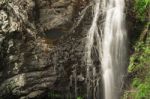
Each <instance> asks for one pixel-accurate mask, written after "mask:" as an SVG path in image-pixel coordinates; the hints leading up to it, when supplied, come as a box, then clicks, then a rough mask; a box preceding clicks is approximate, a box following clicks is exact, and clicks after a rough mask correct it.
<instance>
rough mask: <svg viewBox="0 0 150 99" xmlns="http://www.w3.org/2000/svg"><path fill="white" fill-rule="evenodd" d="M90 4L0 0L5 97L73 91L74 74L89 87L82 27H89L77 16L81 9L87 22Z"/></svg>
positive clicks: (0, 92) (0, 76)
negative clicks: (87, 6) (52, 91)
mask: <svg viewBox="0 0 150 99" xmlns="http://www.w3.org/2000/svg"><path fill="white" fill-rule="evenodd" d="M77 5H78V6H77ZM85 5H88V1H85V0H83V1H82V0H79V1H78V0H1V1H0V99H1V98H2V99H13V98H14V99H30V98H39V99H42V97H44V96H42V95H43V93H45V92H46V91H47V90H55V91H63V90H66V91H68V90H69V89H70V88H71V86H73V84H74V78H75V76H76V77H77V78H78V79H77V81H78V82H79V83H80V82H81V85H82V84H84V75H85V74H84V73H85V71H84V70H85V63H84V62H83V61H82V60H83V56H84V39H85V33H86V31H87V29H86V27H84V29H83V28H82V25H85V24H86V25H87V24H89V23H85V22H84V23H83V22H81V21H77V20H79V19H78V18H79V17H77V16H80V15H78V13H79V11H81V12H80V13H82V15H83V16H82V17H80V18H82V20H88V19H85V18H84V13H85V11H87V9H89V8H86V7H85ZM89 13H90V12H89ZM87 28H88V25H87ZM75 70H79V72H77V74H75V72H74V71H75ZM81 70H83V71H81ZM83 87H84V86H83Z"/></svg>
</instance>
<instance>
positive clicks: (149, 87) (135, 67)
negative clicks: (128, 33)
mask: <svg viewBox="0 0 150 99" xmlns="http://www.w3.org/2000/svg"><path fill="white" fill-rule="evenodd" d="M149 8H150V0H135V4H134V10H135V11H134V12H136V18H137V20H138V22H139V24H137V25H139V26H138V27H137V28H136V29H135V31H134V32H135V35H134V36H135V37H138V38H136V40H135V39H131V43H132V44H131V45H132V47H133V49H134V53H133V54H132V55H131V56H130V64H129V67H128V73H129V78H128V79H129V80H128V82H129V85H128V87H127V88H126V91H125V93H124V96H123V99H150V31H149V28H150V22H148V20H149V19H148V17H149V16H148V11H149ZM141 23H142V24H141ZM138 28H140V29H138ZM139 30H140V31H139ZM133 40H134V41H133Z"/></svg>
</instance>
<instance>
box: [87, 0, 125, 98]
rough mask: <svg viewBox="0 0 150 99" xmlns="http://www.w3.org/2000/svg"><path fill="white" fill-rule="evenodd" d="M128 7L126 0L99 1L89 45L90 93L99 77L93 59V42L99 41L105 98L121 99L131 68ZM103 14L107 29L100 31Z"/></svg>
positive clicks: (95, 6)
mask: <svg viewBox="0 0 150 99" xmlns="http://www.w3.org/2000/svg"><path fill="white" fill-rule="evenodd" d="M124 8H125V1H124V0H95V3H94V9H93V12H94V14H93V21H92V25H91V27H90V29H89V31H88V34H87V42H86V48H87V53H86V55H85V56H86V60H87V94H89V91H90V89H89V86H90V83H88V81H89V80H90V76H91V75H92V76H94V75H96V74H95V66H94V65H93V61H92V58H91V53H92V47H93V43H94V41H96V42H97V44H98V45H97V46H98V47H97V51H98V54H99V57H98V58H99V61H100V63H101V64H100V65H99V67H100V68H101V72H102V74H101V75H102V79H103V86H104V88H103V93H104V99H120V95H121V92H122V85H123V78H124V75H125V73H126V66H127V44H126V42H127V33H126V29H125V14H124ZM101 14H103V15H104V20H105V21H104V22H103V23H102V24H103V27H102V28H101V31H100V32H99V28H100V26H99V24H98V22H99V21H100V18H99V17H100V15H101ZM101 34H102V35H101ZM94 37H96V39H94ZM91 67H92V73H91V71H90V68H91ZM88 97H89V96H88V95H87V98H88ZM88 99H89V98H88ZM93 99H100V97H93Z"/></svg>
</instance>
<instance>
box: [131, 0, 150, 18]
mask: <svg viewBox="0 0 150 99" xmlns="http://www.w3.org/2000/svg"><path fill="white" fill-rule="evenodd" d="M149 8H150V0H135V5H134V9H135V11H136V13H137V18H138V19H140V21H145V20H146V19H147V13H148V12H147V11H148V10H147V9H149Z"/></svg>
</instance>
